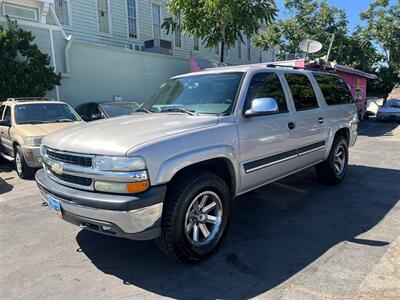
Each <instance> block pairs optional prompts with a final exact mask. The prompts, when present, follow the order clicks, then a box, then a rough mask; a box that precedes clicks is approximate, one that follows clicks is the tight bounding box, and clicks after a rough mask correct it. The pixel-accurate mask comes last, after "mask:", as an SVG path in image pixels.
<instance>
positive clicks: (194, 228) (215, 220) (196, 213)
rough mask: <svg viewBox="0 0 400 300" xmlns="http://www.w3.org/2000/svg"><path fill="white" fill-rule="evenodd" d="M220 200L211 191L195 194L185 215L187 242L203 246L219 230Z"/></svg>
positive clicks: (221, 209)
mask: <svg viewBox="0 0 400 300" xmlns="http://www.w3.org/2000/svg"><path fill="white" fill-rule="evenodd" d="M222 215H223V208H222V201H221V199H220V197H219V196H218V195H217V194H216V193H214V192H212V191H205V192H202V193H200V194H199V195H197V196H196V197H195V198H194V199H193V200H192V202H191V203H190V205H189V207H188V210H187V212H186V217H185V223H184V226H185V233H186V237H187V239H188V240H189V242H190V243H191V244H193V245H195V246H204V245H207V244H208V243H209V242H211V241H212V240H213V239H214V238H215V237H216V236H217V234H218V233H219V231H220V230H221V224H222Z"/></svg>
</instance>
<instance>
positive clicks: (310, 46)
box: [299, 39, 322, 54]
mask: <svg viewBox="0 0 400 300" xmlns="http://www.w3.org/2000/svg"><path fill="white" fill-rule="evenodd" d="M299 47H300V49H301V50H302V51H304V52H305V53H307V54H308V53H315V52H318V51H319V50H321V49H322V44H321V43H320V42H318V41H314V40H309V39H305V40H302V41H301V42H300V44H299Z"/></svg>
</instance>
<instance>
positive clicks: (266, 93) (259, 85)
mask: <svg viewBox="0 0 400 300" xmlns="http://www.w3.org/2000/svg"><path fill="white" fill-rule="evenodd" d="M256 98H274V99H275V100H276V102H277V103H278V108H279V112H278V113H285V112H288V107H287V103H286V98H285V94H284V92H283V88H282V85H281V82H280V80H279V77H278V75H276V74H275V73H257V74H255V75H254V76H253V78H252V79H251V82H250V86H249V90H248V92H247V96H246V103H245V110H244V111H246V110H248V109H249V108H250V107H251V101H253V100H254V99H256Z"/></svg>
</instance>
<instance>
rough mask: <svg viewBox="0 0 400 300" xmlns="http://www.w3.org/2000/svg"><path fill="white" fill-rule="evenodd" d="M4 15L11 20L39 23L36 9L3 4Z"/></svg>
mask: <svg viewBox="0 0 400 300" xmlns="http://www.w3.org/2000/svg"><path fill="white" fill-rule="evenodd" d="M3 15H4V16H9V17H10V18H17V19H23V20H28V21H34V22H37V21H38V12H37V10H36V9H34V8H30V7H23V6H18V5H12V4H8V3H3Z"/></svg>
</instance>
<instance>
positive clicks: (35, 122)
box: [18, 121, 44, 125]
mask: <svg viewBox="0 0 400 300" xmlns="http://www.w3.org/2000/svg"><path fill="white" fill-rule="evenodd" d="M43 123H44V122H43V121H23V122H19V123H18V125H25V124H32V125H36V124H43Z"/></svg>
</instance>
